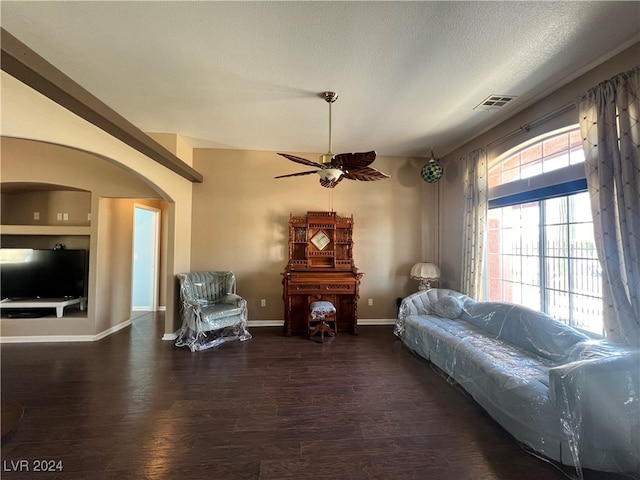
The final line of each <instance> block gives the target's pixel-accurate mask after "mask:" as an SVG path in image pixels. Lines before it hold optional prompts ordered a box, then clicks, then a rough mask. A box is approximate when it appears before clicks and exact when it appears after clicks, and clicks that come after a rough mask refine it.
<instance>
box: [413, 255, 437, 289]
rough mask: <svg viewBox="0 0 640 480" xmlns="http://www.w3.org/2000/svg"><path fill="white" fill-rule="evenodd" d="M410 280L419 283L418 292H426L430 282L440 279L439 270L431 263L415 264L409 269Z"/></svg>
mask: <svg viewBox="0 0 640 480" xmlns="http://www.w3.org/2000/svg"><path fill="white" fill-rule="evenodd" d="M411 278H413V279H414V280H418V281H420V284H419V285H418V289H419V290H428V289H430V288H431V282H432V281H435V280H438V279H439V278H440V269H439V268H438V266H437V265H435V264H433V263H426V262H420V263H416V264H415V265H414V266H413V267H411Z"/></svg>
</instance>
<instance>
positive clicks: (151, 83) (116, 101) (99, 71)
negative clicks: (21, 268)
mask: <svg viewBox="0 0 640 480" xmlns="http://www.w3.org/2000/svg"><path fill="white" fill-rule="evenodd" d="M0 5H1V7H0V8H1V17H0V22H1V24H2V27H3V28H5V29H6V30H7V31H8V32H9V33H11V34H12V35H14V36H15V37H17V38H18V39H19V40H20V41H22V42H23V43H25V44H26V45H27V46H29V47H30V48H32V49H33V50H35V51H36V52H38V53H39V54H40V55H42V56H43V57H44V58H45V59H47V60H48V61H50V62H51V63H53V64H54V65H55V66H57V67H58V68H59V69H61V70H62V71H63V72H65V73H66V74H67V75H69V76H70V77H71V78H72V79H74V80H75V81H77V82H78V83H80V84H81V85H82V86H84V87H85V88H86V89H87V90H89V91H90V92H91V93H93V94H94V95H96V96H97V97H98V98H100V99H101V100H102V101H104V102H105V103H106V104H107V105H109V106H110V107H112V108H113V109H114V110H116V111H117V112H118V113H120V114H121V115H123V116H124V117H125V118H127V119H128V120H129V121H131V122H132V123H134V124H135V125H136V126H138V127H139V128H140V129H142V130H144V131H148V132H172V133H178V134H180V135H182V136H183V137H185V138H186V139H187V141H189V143H190V144H191V145H192V146H194V147H214V148H232V149H250V150H267V151H281V152H324V151H326V150H327V148H328V106H327V104H326V103H325V102H324V100H322V99H321V98H320V96H319V94H321V92H323V91H325V90H335V91H337V92H338V94H339V99H338V101H337V102H336V103H335V104H334V106H333V151H334V152H336V153H338V152H351V151H364V150H376V151H377V152H378V154H381V155H403V156H404V155H408V156H428V155H429V149H430V148H433V149H434V150H435V153H436V155H437V156H442V155H444V154H446V153H448V152H449V151H451V150H453V149H454V148H455V147H457V146H459V145H461V144H462V143H464V142H465V141H466V140H468V139H470V138H472V137H473V136H475V135H477V134H479V133H481V132H482V131H484V130H486V129H487V128H489V127H491V126H492V125H495V124H497V123H499V122H500V121H502V120H504V119H506V118H507V117H509V116H511V115H513V114H514V113H515V112H517V111H519V110H521V109H523V108H525V107H526V106H527V105H529V104H531V103H532V102H534V101H535V100H537V99H539V98H541V97H542V96H544V95H546V94H548V93H549V92H550V91H551V90H553V89H555V88H558V87H560V86H562V85H563V84H565V83H567V82H568V81H570V80H572V79H573V78H575V77H577V76H578V75H580V74H582V73H584V72H585V71H587V70H588V69H590V68H592V67H594V66H595V65H596V64H598V63H600V62H602V61H604V60H606V59H607V58H609V57H611V56H612V55H614V54H615V53H618V52H619V51H621V50H622V49H623V48H624V47H628V46H630V45H631V44H632V43H633V42H634V41H638V39H640V21H639V20H640V3H638V2H550V1H544V2H208V1H202V2H135V1H134V2H126V1H124V2H105V1H92V2H67V1H49V2H34V1H29V2H25V1H18V2H12V1H4V0H3V1H2V2H1V3H0ZM492 94H499V95H512V96H516V97H517V98H516V99H515V100H513V101H511V102H509V104H508V105H507V106H506V107H504V108H503V109H501V110H498V111H483V110H474V107H476V106H477V105H478V104H479V103H480V102H482V101H483V100H484V99H485V98H486V97H487V96H489V95H492ZM3 121H10V119H3Z"/></svg>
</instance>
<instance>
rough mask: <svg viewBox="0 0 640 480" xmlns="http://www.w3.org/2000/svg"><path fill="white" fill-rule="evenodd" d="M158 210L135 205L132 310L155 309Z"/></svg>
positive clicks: (156, 300) (158, 235) (156, 298)
mask: <svg viewBox="0 0 640 480" xmlns="http://www.w3.org/2000/svg"><path fill="white" fill-rule="evenodd" d="M159 238H160V210H158V209H157V208H153V207H149V206H146V205H139V204H135V205H134V222H133V274H132V275H133V281H132V285H133V287H132V290H133V291H132V293H131V298H132V306H131V309H132V310H133V311H148V312H153V311H156V310H157V306H158V256H159V255H158V244H159Z"/></svg>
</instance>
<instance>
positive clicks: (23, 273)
mask: <svg viewBox="0 0 640 480" xmlns="http://www.w3.org/2000/svg"><path fill="white" fill-rule="evenodd" d="M88 257H89V255H88V252H87V251H86V250H34V249H25V248H0V295H1V296H2V298H3V299H4V298H37V297H39V298H66V297H84V296H86V295H87V278H88V271H89V262H88V260H89V258H88Z"/></svg>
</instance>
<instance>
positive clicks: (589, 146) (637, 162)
mask: <svg viewBox="0 0 640 480" xmlns="http://www.w3.org/2000/svg"><path fill="white" fill-rule="evenodd" d="M576 106H577V107H578V112H579V115H580V131H581V134H582V137H583V145H584V151H585V169H586V176H587V184H588V188H589V196H590V198H591V211H592V214H593V228H594V231H595V242H596V248H597V251H598V257H599V259H600V263H601V264H602V271H603V299H604V325H605V332H606V336H607V338H608V339H610V340H612V341H614V342H617V343H624V344H626V345H628V346H630V347H634V348H640V126H639V124H638V119H639V115H640V67H636V68H634V69H633V70H631V71H629V72H625V73H621V74H619V75H617V76H615V77H613V78H612V79H610V80H608V81H606V82H603V83H601V84H600V85H598V86H596V87H595V88H592V89H591V90H589V91H588V92H587V93H586V94H585V95H583V96H581V97H579V98H577V99H576Z"/></svg>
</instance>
